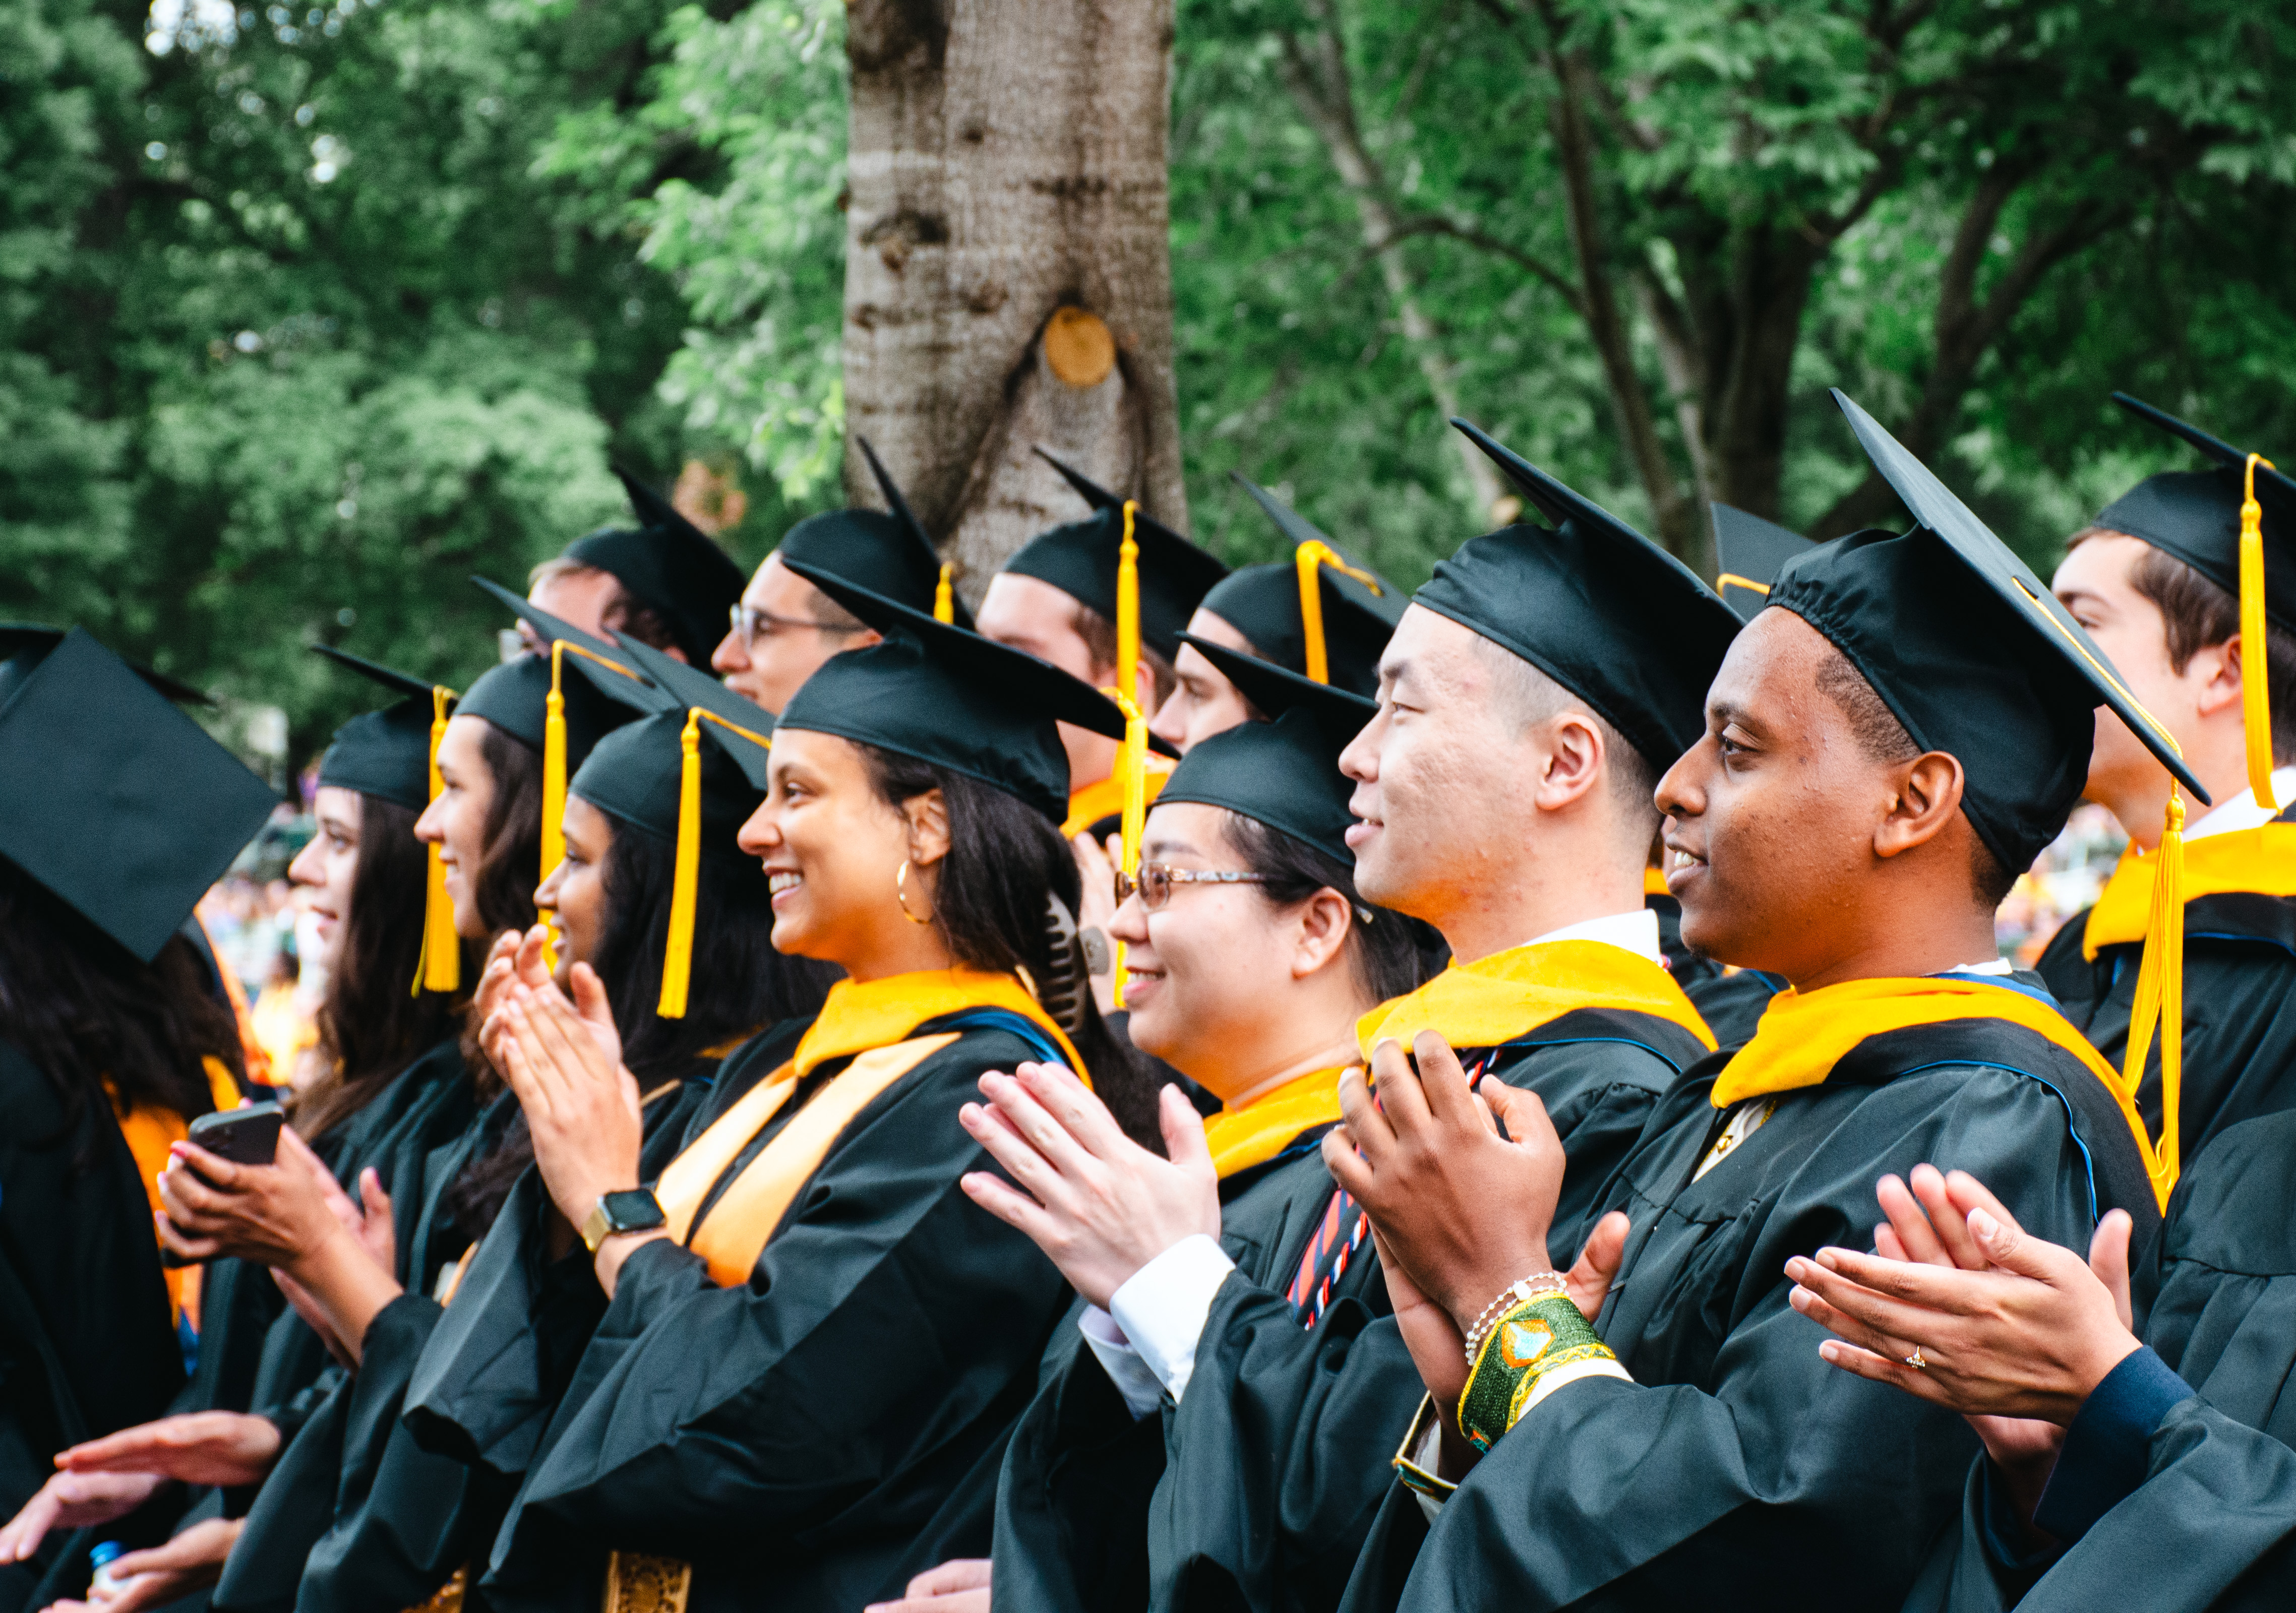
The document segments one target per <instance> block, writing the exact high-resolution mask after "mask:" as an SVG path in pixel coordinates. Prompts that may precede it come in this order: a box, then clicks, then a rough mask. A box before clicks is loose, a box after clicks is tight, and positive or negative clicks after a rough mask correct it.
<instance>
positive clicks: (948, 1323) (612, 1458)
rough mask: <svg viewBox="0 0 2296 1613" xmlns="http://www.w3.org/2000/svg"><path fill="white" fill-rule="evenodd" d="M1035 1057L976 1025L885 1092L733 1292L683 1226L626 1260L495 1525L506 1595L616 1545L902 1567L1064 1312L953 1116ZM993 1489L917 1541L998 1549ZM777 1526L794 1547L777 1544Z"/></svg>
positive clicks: (538, 1590)
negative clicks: (972, 1195) (979, 1191)
mask: <svg viewBox="0 0 2296 1613" xmlns="http://www.w3.org/2000/svg"><path fill="white" fill-rule="evenodd" d="M1029 1056H1031V1054H1030V1052H1029V1049H1028V1047H1027V1044H1024V1043H1022V1042H1021V1040H1020V1039H1019V1038H1018V1037H1016V1036H1012V1035H1010V1034H1007V1033H1005V1032H1001V1031H978V1032H972V1033H968V1034H966V1035H965V1036H963V1037H962V1038H961V1039H960V1040H959V1041H958V1042H957V1043H955V1044H952V1045H950V1046H949V1047H947V1048H945V1049H943V1050H941V1051H940V1052H936V1053H934V1054H933V1055H931V1057H929V1058H927V1059H926V1060H924V1061H923V1062H922V1063H921V1064H920V1065H918V1066H917V1068H916V1069H914V1070H912V1071H911V1072H910V1073H909V1075H908V1076H906V1077H904V1078H903V1079H902V1080H901V1081H900V1082H899V1083H898V1084H897V1085H894V1086H893V1087H892V1088H891V1089H890V1090H889V1091H888V1092H886V1093H881V1094H880V1095H879V1096H878V1097H877V1098H876V1099H875V1100H873V1101H872V1102H871V1103H870V1104H869V1105H868V1106H867V1107H866V1108H865V1109H863V1110H862V1111H861V1113H860V1114H859V1115H858V1116H857V1117H856V1118H855V1119H854V1121H853V1122H852V1124H851V1125H850V1126H848V1127H847V1128H846V1130H845V1132H844V1134H842V1135H841V1136H840V1139H839V1140H838V1142H837V1143H836V1144H835V1146H834V1147H833V1148H832V1150H831V1151H830V1153H829V1155H828V1157H827V1158H826V1159H824V1162H823V1164H822V1166H821V1167H820V1168H819V1169H818V1170H816V1173H815V1174H814V1175H813V1177H812V1178H811V1180H810V1181H809V1182H808V1183H807V1185H806V1187H805V1189H804V1191H802V1193H801V1194H800V1195H799V1200H798V1201H797V1203H796V1204H795V1205H794V1206H793V1207H792V1208H791V1214H790V1218H789V1219H787V1220H785V1221H784V1222H783V1225H782V1226H781V1227H780V1229H779V1230H778V1231H776V1232H775V1234H774V1236H773V1237H772V1239H771V1240H770V1241H768V1242H767V1245H766V1247H765V1249H764V1251H763V1253H762V1254H761V1255H760V1256H759V1257H758V1263H757V1265H756V1266H755V1268H754V1269H753V1271H752V1272H751V1274H750V1281H748V1282H747V1283H746V1284H744V1285H743V1286H742V1287H739V1288H734V1289H720V1288H718V1287H717V1286H716V1285H715V1284H714V1283H712V1282H711V1281H710V1280H709V1273H708V1270H707V1267H706V1266H705V1265H704V1263H703V1262H702V1261H701V1258H700V1257H698V1256H695V1255H694V1254H693V1253H691V1252H690V1251H688V1250H687V1249H683V1248H681V1247H679V1246H678V1245H676V1244H675V1243H672V1242H669V1241H668V1240H657V1241H655V1242H652V1243H650V1244H647V1245H645V1246H644V1247H643V1248H640V1249H637V1250H635V1252H634V1253H633V1254H632V1255H631V1256H630V1257H629V1258H628V1260H627V1262H625V1264H624V1265H623V1267H622V1271H621V1275H620V1280H619V1283H618V1285H617V1289H616V1292H615V1294H614V1297H613V1299H612V1302H611V1304H610V1306H608V1308H607V1312H606V1314H605V1317H604V1319H603V1322H601V1323H600V1325H599V1328H598V1330H597V1332H596V1334H595V1336H594V1338H593V1339H591V1341H590V1346H589V1348H588V1350H587V1352H586V1355H585V1356H584V1358H583V1360H582V1362H581V1363H580V1365H579V1367H578V1371H577V1373H576V1378H575V1382H574V1384H573V1386H572V1388H570V1391H569V1393H568V1395H567V1396H566V1399H565V1401H564V1403H563V1404H562V1406H561V1407H560V1409H559V1412H558V1414H557V1416H556V1418H555V1419H554V1421H553V1424H552V1427H551V1429H550V1431H549V1433H548V1436H547V1437H546V1439H545V1449H544V1450H543V1452H542V1453H540V1454H539V1456H538V1457H537V1461H536V1463H535V1466H534V1468H533V1470H531V1471H530V1472H529V1474H528V1475H527V1478H526V1483H525V1485H524V1486H523V1488H522V1489H521V1493H520V1494H519V1496H518V1498H517V1500H516V1502H514V1504H513V1510H512V1516H511V1517H510V1518H509V1519H507V1520H506V1521H505V1523H504V1527H503V1530H502V1532H501V1534H500V1535H498V1536H497V1539H496V1546H495V1552H494V1556H493V1560H492V1567H491V1569H490V1571H489V1575H488V1582H487V1584H488V1596H489V1597H490V1598H491V1599H493V1600H496V1601H499V1602H502V1603H503V1604H504V1605H517V1604H518V1602H519V1601H521V1599H525V1598H529V1597H539V1596H542V1595H543V1594H544V1593H545V1589H546V1588H547V1587H549V1586H551V1585H553V1584H555V1585H557V1586H559V1587H563V1586H564V1585H565V1584H566V1583H567V1582H568V1580H569V1579H570V1578H572V1577H580V1576H586V1575H588V1574H594V1572H595V1570H596V1569H597V1568H598V1567H599V1566H600V1565H601V1564H602V1562H603V1553H604V1552H605V1551H607V1550H608V1549H614V1550H635V1551H639V1552H650V1553H660V1554H665V1555H668V1556H671V1557H676V1558H679V1559H684V1560H689V1561H692V1560H707V1559H709V1558H710V1557H711V1556H712V1555H713V1554H715V1556H716V1557H717V1560H718V1561H719V1562H720V1563H725V1562H727V1561H729V1560H735V1559H738V1560H741V1561H743V1562H749V1563H763V1562H765V1561H767V1560H777V1561H776V1562H775V1569H774V1573H775V1576H776V1583H778V1584H782V1585H783V1587H784V1588H786V1587H787V1586H789V1585H790V1584H794V1583H796V1581H797V1579H798V1578H799V1577H801V1576H802V1574H803V1573H804V1572H805V1571H806V1565H807V1560H808V1559H810V1560H811V1561H812V1563H813V1564H814V1565H815V1566H816V1567H817V1566H818V1565H819V1564H821V1563H824V1562H826V1561H829V1560H832V1559H837V1560H842V1561H846V1562H854V1563H862V1564H864V1565H868V1564H874V1565H875V1567H874V1568H869V1567H867V1566H864V1567H862V1568H857V1569H856V1570H855V1572H856V1573H858V1574H861V1575H863V1576H865V1577H866V1576H870V1575H872V1574H875V1573H886V1574H889V1573H890V1571H891V1569H890V1565H891V1564H892V1563H893V1562H894V1561H895V1560H898V1559H899V1558H901V1557H902V1556H903V1555H904V1554H905V1553H907V1552H910V1550H911V1548H912V1547H913V1546H917V1545H919V1541H918V1536H919V1535H920V1532H921V1531H922V1530H923V1529H924V1528H925V1527H927V1525H928V1524H929V1523H930V1522H931V1520H932V1519H936V1518H941V1519H944V1520H947V1518H948V1515H947V1511H946V1510H945V1508H944V1502H946V1501H947V1499H948V1495H949V1492H950V1490H951V1488H952V1487H953V1486H954V1485H955V1483H956V1481H957V1480H958V1479H959V1478H962V1477H964V1475H965V1474H966V1473H968V1472H970V1471H971V1470H972V1469H973V1468H974V1466H975V1464H976V1463H977V1462H979V1460H980V1455H981V1453H982V1451H983V1450H984V1449H985V1448H986V1447H987V1446H988V1445H990V1444H992V1443H993V1442H994V1441H996V1440H997V1439H1001V1438H1002V1437H1003V1436H1004V1434H1005V1431H1006V1429H1008V1428H1009V1426H1010V1424H1011V1422H1012V1421H1013V1419H1014V1418H1015V1417H1016V1416H1017V1415H1018V1414H1019V1412H1020V1411H1021V1406H1022V1405H1023V1404H1025V1402H1026V1399H1027V1396H1029V1393H1030V1392H1031V1391H1032V1390H1033V1388H1034V1387H1035V1383H1036V1377H1037V1363H1038V1360H1039V1358H1040V1356H1041V1355H1042V1353H1043V1351H1044V1348H1045V1347H1046V1341H1047V1339H1048V1338H1049V1336H1050V1333H1051V1331H1052V1328H1053V1326H1054V1322H1055V1320H1056V1318H1057V1317H1058V1316H1059V1314H1060V1313H1061V1312H1062V1309H1064V1308H1065V1306H1066V1305H1067V1303H1068V1294H1067V1290H1066V1289H1065V1286H1064V1285H1063V1284H1062V1281H1061V1280H1060V1277H1059V1274H1058V1273H1057V1272H1055V1271H1054V1268H1053V1266H1052V1265H1051V1264H1050V1262H1048V1261H1046V1259H1045V1258H1044V1257H1043V1256H1042V1255H1041V1254H1040V1253H1039V1252H1038V1251H1037V1249H1036V1246H1035V1245H1034V1244H1032V1243H1030V1242H1029V1240H1027V1239H1026V1238H1025V1237H1023V1236H1022V1235H1021V1233H1019V1232H1015V1231H1013V1229H1012V1228H1010V1227H1008V1226H1006V1225H1005V1224H1004V1223H1003V1222H1001V1221H998V1220H997V1219H996V1217H994V1216H990V1215H989V1214H988V1212H987V1211H985V1210H982V1209H980V1208H978V1207H977V1206H975V1205H974V1204H973V1203H972V1200H970V1199H968V1198H967V1197H966V1196H965V1195H964V1191H963V1190H962V1188H960V1187H959V1186H958V1184H957V1183H958V1178H959V1177H960V1176H961V1175H963V1174H964V1172H966V1171H968V1170H972V1169H982V1168H991V1169H993V1168H994V1166H993V1162H992V1161H991V1160H990V1159H989V1158H988V1154H987V1153H986V1151H985V1150H981V1149H980V1147H979V1146H978V1145H977V1144H975V1143H974V1142H972V1139H971V1138H970V1137H968V1136H966V1135H965V1134H964V1130H963V1128H962V1127H961V1126H959V1125H958V1123H957V1118H956V1113H957V1109H959V1107H960V1106H961V1105H962V1104H963V1103H964V1102H965V1101H968V1100H969V1099H970V1098H972V1096H973V1094H974V1087H975V1084H976V1082H977V1081H978V1078H979V1077H980V1074H981V1072H982V1071H984V1070H987V1069H1010V1068H1011V1067H1012V1065H1013V1063H1014V1062H1015V1061H1017V1060H1021V1059H1025V1058H1028V1057H1029ZM992 1500H993V1493H989V1494H981V1495H980V1497H979V1498H978V1500H977V1502H973V1503H972V1507H971V1510H970V1512H969V1513H968V1514H967V1515H966V1517H965V1518H964V1519H963V1520H962V1521H961V1522H947V1523H946V1527H947V1528H948V1529H949V1533H950V1537H949V1538H948V1539H947V1541H946V1542H941V1543H931V1544H930V1545H927V1546H925V1547H923V1548H922V1549H924V1550H931V1549H941V1550H942V1552H943V1555H972V1556H980V1555H982V1554H984V1552H985V1550H986V1547H987V1544H988V1540H987V1533H988V1517H989V1506H990V1503H991V1502H992ZM776 1539H778V1540H779V1541H781V1542H783V1543H784V1545H786V1546H789V1547H790V1548H791V1549H789V1550H786V1551H782V1552H775V1551H769V1550H767V1548H766V1547H765V1545H764V1544H763V1543H765V1542H768V1541H774V1540H776ZM697 1571H698V1570H697ZM758 1571H761V1572H762V1571H763V1569H762V1568H760V1569H759V1570H758ZM587 1583H588V1584H589V1585H590V1586H592V1587H594V1584H595V1583H596V1582H595V1580H594V1578H589V1579H588V1581H587ZM871 1583H872V1584H875V1583H878V1582H877V1581H876V1580H874V1579H872V1580H871ZM594 1594H595V1593H594V1589H591V1590H589V1591H587V1592H586V1595H588V1596H590V1597H592V1598H594ZM548 1600H550V1601H552V1603H553V1605H560V1604H561V1603H564V1604H565V1605H570V1602H569V1601H567V1599H566V1597H564V1596H563V1595H556V1596H551V1597H549V1598H548Z"/></svg>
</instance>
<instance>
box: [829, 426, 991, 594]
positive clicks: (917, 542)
mask: <svg viewBox="0 0 2296 1613" xmlns="http://www.w3.org/2000/svg"><path fill="white" fill-rule="evenodd" d="M853 440H854V441H855V442H857V443H858V444H860V445H861V457H862V458H864V459H865V460H867V461H868V462H869V473H870V474H871V475H872V476H874V477H875V478H876V479H877V491H878V492H880V493H881V494H883V495H885V503H886V505H887V506H888V507H889V508H890V509H891V511H892V512H893V519H894V520H896V521H898V522H899V523H900V525H901V526H902V528H904V529H905V530H906V531H907V533H908V535H909V538H910V540H911V541H910V543H909V544H908V546H907V550H906V552H905V553H902V554H901V555H900V556H899V558H900V559H901V560H902V561H905V562H906V564H904V565H903V566H902V568H901V571H900V580H901V581H902V582H903V583H904V584H905V586H902V587H899V588H881V587H878V586H876V585H874V584H873V583H871V582H870V580H869V579H868V578H867V577H851V580H852V581H854V582H857V583H859V584H860V585H862V586H863V587H865V588H867V589H869V590H870V592H872V593H873V594H883V595H884V596H885V597H886V598H888V599H897V600H899V601H901V602H903V603H904V604H906V603H907V602H908V600H909V595H910V593H911V592H912V590H913V589H914V578H913V577H912V576H911V575H910V574H912V573H914V572H916V571H917V564H916V562H917V561H922V562H923V565H924V567H925V568H926V569H930V570H931V573H932V577H933V593H932V613H933V615H934V616H935V617H936V618H939V620H941V621H944V622H955V624H956V625H957V626H960V627H970V626H972V611H970V610H966V609H965V608H964V601H963V600H961V599H959V598H957V597H956V590H955V587H954V586H952V585H951V584H952V579H953V578H954V577H955V567H954V566H952V565H951V564H950V563H949V562H948V561H945V560H943V559H941V557H940V551H939V550H938V549H936V548H934V547H933V540H932V534H931V533H930V532H928V531H926V530H925V524H924V522H922V521H921V520H918V519H917V515H916V512H915V511H914V510H912V509H910V508H909V501H908V500H907V499H906V498H905V497H904V496H902V494H901V485H900V483H898V482H897V481H895V480H894V479H893V473H892V472H891V471H888V470H886V469H885V462H884V461H883V460H881V459H879V458H878V457H877V450H876V449H875V448H873V447H872V446H870V443H869V439H868V438H865V437H863V436H861V435H860V434H859V433H855V435H854V438H853ZM786 558H790V559H795V560H802V561H809V562H811V563H815V564H821V563H823V562H819V561H813V557H812V556H810V555H808V554H802V553H801V554H797V555H793V556H788V557H786ZM828 569H830V570H832V571H839V574H840V576H849V577H850V576H851V574H850V573H849V572H844V571H841V570H840V568H838V567H837V566H835V565H831V566H829V568H828Z"/></svg>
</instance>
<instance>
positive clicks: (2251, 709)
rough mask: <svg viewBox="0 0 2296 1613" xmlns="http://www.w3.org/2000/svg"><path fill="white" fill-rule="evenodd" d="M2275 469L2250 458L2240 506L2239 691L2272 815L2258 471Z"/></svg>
mask: <svg viewBox="0 0 2296 1613" xmlns="http://www.w3.org/2000/svg"><path fill="white" fill-rule="evenodd" d="M2259 465H2262V466H2264V467H2265V468H2266V469H2267V470H2272V469H2275V468H2276V467H2275V466H2274V465H2273V463H2272V462H2271V461H2270V460H2268V459H2267V458H2265V457H2264V456H2263V455H2262V454H2250V455H2249V456H2248V470H2247V479H2246V485H2245V487H2244V488H2243V498H2242V500H2241V506H2240V692H2241V712H2242V715H2243V717H2244V718H2245V719H2246V723H2247V728H2248V787H2249V789H2250V790H2252V791H2254V792H2255V795H2256V804H2257V805H2258V806H2261V807H2263V808H2264V809H2265V810H2266V811H2267V812H2277V811H2279V810H2280V803H2279V802H2278V801H2277V800H2276V798H2274V796H2273V793H2272V685H2271V674H2270V672H2269V671H2268V670H2267V667H2266V665H2265V659H2264V651H2265V644H2266V638H2265V635H2266V634H2267V631H2268V629H2267V627H2266V626H2265V617H2264V506H2263V505H2261V504H2258V503H2257V502H2256V467H2257V466H2259Z"/></svg>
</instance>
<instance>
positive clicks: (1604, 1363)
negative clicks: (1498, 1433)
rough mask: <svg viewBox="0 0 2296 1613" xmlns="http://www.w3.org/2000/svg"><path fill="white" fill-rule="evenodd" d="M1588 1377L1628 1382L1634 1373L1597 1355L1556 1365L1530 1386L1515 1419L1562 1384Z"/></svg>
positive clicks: (1519, 1419) (1526, 1415)
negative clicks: (1528, 1392)
mask: <svg viewBox="0 0 2296 1613" xmlns="http://www.w3.org/2000/svg"><path fill="white" fill-rule="evenodd" d="M1588 1378H1623V1379H1625V1380H1627V1381H1628V1383H1632V1382H1633V1381H1634V1380H1635V1375H1634V1374H1633V1373H1632V1372H1629V1371H1627V1369H1626V1368H1624V1367H1622V1366H1620V1364H1619V1363H1618V1362H1617V1361H1615V1360H1613V1359H1611V1358H1610V1357H1608V1356H1603V1357H1598V1358H1597V1359H1595V1360H1593V1361H1574V1362H1572V1363H1570V1365H1569V1366H1559V1367H1556V1368H1555V1369H1554V1371H1551V1372H1549V1373H1547V1374H1546V1376H1545V1377H1544V1378H1541V1379H1540V1380H1538V1382H1537V1383H1535V1384H1533V1385H1532V1386H1531V1390H1530V1394H1529V1397H1528V1398H1526V1399H1525V1400H1524V1401H1523V1403H1522V1416H1521V1417H1517V1418H1516V1419H1515V1421H1517V1422H1521V1421H1522V1418H1523V1417H1528V1416H1529V1415H1530V1413H1531V1412H1532V1410H1533V1408H1535V1407H1536V1406H1537V1405H1538V1403H1539V1402H1540V1401H1542V1400H1545V1399H1546V1397H1547V1396H1550V1395H1552V1394H1554V1391H1555V1390H1557V1389H1559V1388H1562V1386H1563V1385H1564V1384H1566V1383H1578V1382H1580V1381H1582V1380H1586V1379H1588Z"/></svg>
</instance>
